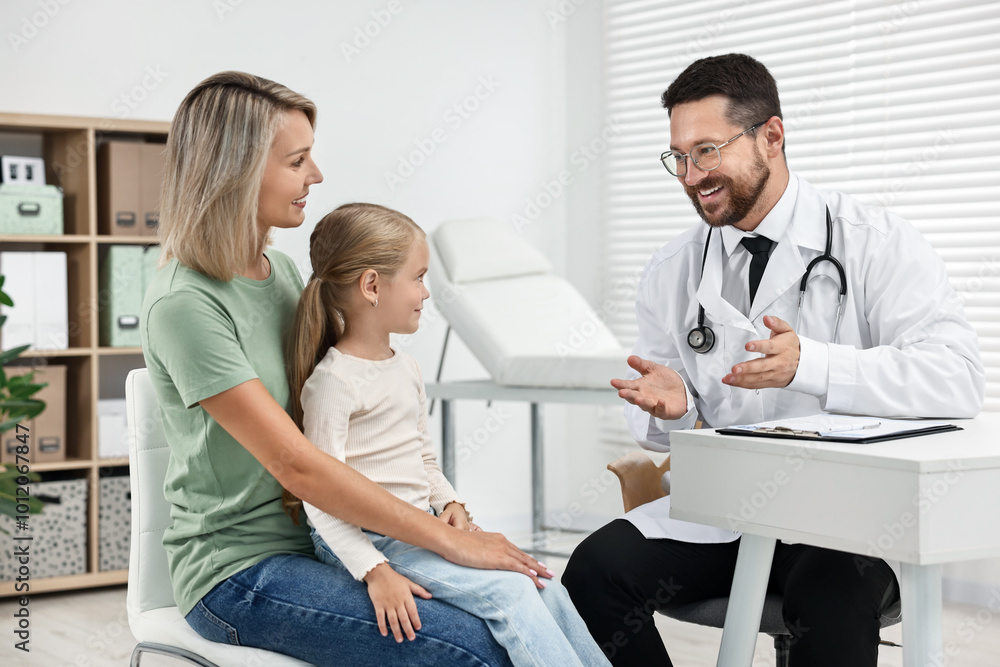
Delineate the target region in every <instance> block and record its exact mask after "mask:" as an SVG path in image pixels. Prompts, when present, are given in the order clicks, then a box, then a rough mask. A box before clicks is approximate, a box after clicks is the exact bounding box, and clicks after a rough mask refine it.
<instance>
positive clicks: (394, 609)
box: [365, 563, 431, 642]
mask: <svg viewBox="0 0 1000 667" xmlns="http://www.w3.org/2000/svg"><path fill="white" fill-rule="evenodd" d="M365 583H367V584H368V597H370V598H371V599H372V604H373V605H375V618H376V619H377V620H378V630H379V632H381V633H382V636H383V637H386V636H388V635H389V632H388V630H387V628H386V624H387V623H388V627H389V628H392V636H393V637H395V638H396V641H397V642H402V641H403V635H404V634H405V635H406V638H407V639H409V640H410V641H413V640H414V639H416V637H417V635H416V632H415V631H416V630H419V629H420V616H419V615H417V605H416V603H415V602H414V601H413V595H414V594H417V595H419V596H420V597H422V598H423V599H425V600H429V599H430V598H431V594H430V593H428V592H427V591H426V590H425V589H424V588H423V587H422V586H419V585H417V584H415V583H413V582H412V581H410V580H409V579H407V578H406V577H404V576H403V575H401V574H399V573H398V572H396V571H395V570H393V569H392V567H390V565H389V564H388V563H379V564H378V565H376V566H375V567H374V568H372V571H371V572H369V573H368V574H366V575H365Z"/></svg>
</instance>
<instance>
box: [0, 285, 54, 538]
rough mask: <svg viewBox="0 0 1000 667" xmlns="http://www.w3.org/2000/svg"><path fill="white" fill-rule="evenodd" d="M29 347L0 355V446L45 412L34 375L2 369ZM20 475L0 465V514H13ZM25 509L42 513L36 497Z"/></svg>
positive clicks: (0, 297)
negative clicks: (16, 429) (8, 435)
mask: <svg viewBox="0 0 1000 667" xmlns="http://www.w3.org/2000/svg"><path fill="white" fill-rule="evenodd" d="M4 279H5V277H4V276H0V303H2V304H3V305H5V306H8V307H13V305H14V302H13V301H12V300H11V298H10V296H9V295H8V294H7V293H6V292H4V291H3V283H4ZM6 321H7V316H6V315H0V327H3V325H4V322H6ZM29 347H31V346H30V345H21V346H20V347H15V348H11V349H9V350H7V351H5V352H0V446H6V442H4V440H5V438H3V437H2V435H3V434H4V433H6V432H7V431H9V430H11V429H12V428H14V427H16V426H17V425H18V424H20V423H22V422H24V421H26V420H28V419H32V418H33V417H37V416H38V415H39V414H40V413H41V412H42V410H44V409H45V402H44V401H40V400H38V399H37V398H32V396H34V395H35V394H37V393H38V391H39V390H40V389H42V388H43V387H45V384H37V383H36V382H35V381H34V380H35V378H34V373H25V374H24V375H14V376H11V377H9V378H8V377H7V373H6V371H5V370H4V368H3V365H4V364H7V363H10V362H11V361H14V360H15V359H17V358H18V357H19V356H21V353H22V352H24V351H25V350H27V349H28V348H29ZM25 440H27V438H25ZM24 469H26V468H24ZM21 475H22V473H21V472H19V470H18V467H17V466H15V465H12V464H9V463H4V464H0V514H7V515H9V516H15V515H16V513H17V512H16V507H17V495H16V494H17V487H18V483H17V481H18V478H19V477H21ZM27 477H28V481H31V482H37V481H39V477H38V475H37V473H29V474H28V475H27ZM21 481H22V484H21V486H24V484H23V481H24V480H21ZM28 508H29V509H28V511H29V512H31V513H33V514H37V513H38V512H41V511H42V502H41V501H39V500H38V499H36V498H32V499H31V500H30V501H28ZM4 532H6V531H4Z"/></svg>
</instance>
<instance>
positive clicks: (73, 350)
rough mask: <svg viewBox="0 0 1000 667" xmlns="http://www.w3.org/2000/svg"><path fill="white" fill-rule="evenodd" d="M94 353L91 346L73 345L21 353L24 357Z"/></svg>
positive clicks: (78, 355)
mask: <svg viewBox="0 0 1000 667" xmlns="http://www.w3.org/2000/svg"><path fill="white" fill-rule="evenodd" d="M93 354H94V350H93V348H90V347H71V348H69V349H66V350H27V351H26V352H24V353H23V354H22V355H21V358H22V359H31V358H34V357H89V356H91V355H93Z"/></svg>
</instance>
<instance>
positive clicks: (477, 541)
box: [438, 530, 556, 588]
mask: <svg viewBox="0 0 1000 667" xmlns="http://www.w3.org/2000/svg"><path fill="white" fill-rule="evenodd" d="M450 533H451V534H450V535H449V538H450V539H449V540H448V543H447V544H445V545H444V546H443V548H442V549H441V550H440V551H439V552H438V553H440V554H441V555H442V556H444V557H445V558H446V559H448V560H450V561H451V562H452V563H457V564H458V565H465V566H466V567H475V568H479V569H480V570H509V571H511V572H520V573H521V574H524V575H526V576H528V577H530V578H531V580H532V581H534V582H535V586H537V587H538V588H545V582H544V581H542V580H541V579H540V578H539V577H543V578H545V579H551V578H552V577H554V576H555V574H556V573H555V572H553V571H552V570H550V569H548V568H547V567H545V565H544V564H542V563H539V562H538V561H537V560H535V559H534V558H532V557H531V556H529V555H528V554H526V553H524V552H523V551H521V550H520V549H518V548H517V547H516V546H514V545H513V544H511V543H510V542H509V541H508V540H507V538H506V537H504V536H503V535H501V534H500V533H487V532H485V531H483V530H478V531H450Z"/></svg>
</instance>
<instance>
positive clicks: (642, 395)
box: [611, 354, 687, 420]
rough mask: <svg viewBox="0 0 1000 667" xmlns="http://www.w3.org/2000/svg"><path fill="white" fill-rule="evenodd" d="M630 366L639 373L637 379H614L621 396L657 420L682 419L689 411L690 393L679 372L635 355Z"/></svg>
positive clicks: (612, 383) (614, 384)
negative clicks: (688, 398)
mask: <svg viewBox="0 0 1000 667" xmlns="http://www.w3.org/2000/svg"><path fill="white" fill-rule="evenodd" d="M628 365H629V366H631V367H632V368H634V369H635V370H637V371H638V372H639V375H640V377H638V378H636V379H635V380H618V379H615V380H612V381H611V386H612V387H614V388H615V389H617V390H618V395H619V396H620V397H622V398H624V399H625V400H626V401H628V402H629V403H631V404H632V405H636V406H638V407H639V408H641V409H642V410H645V411H646V412H648V413H649V414H651V415H653V416H654V417H657V418H658V419H668V420H669V419H680V418H681V417H683V416H684V415H685V414H686V413H687V392H686V391H685V390H684V380H682V379H681V376H680V375H678V374H677V371H675V370H673V369H672V368H668V367H667V366H662V365H660V364H657V363H654V362H652V361H647V360H645V359H643V358H641V357H638V356H636V355H634V354H633V355H632V356H630V357H629V358H628Z"/></svg>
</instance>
